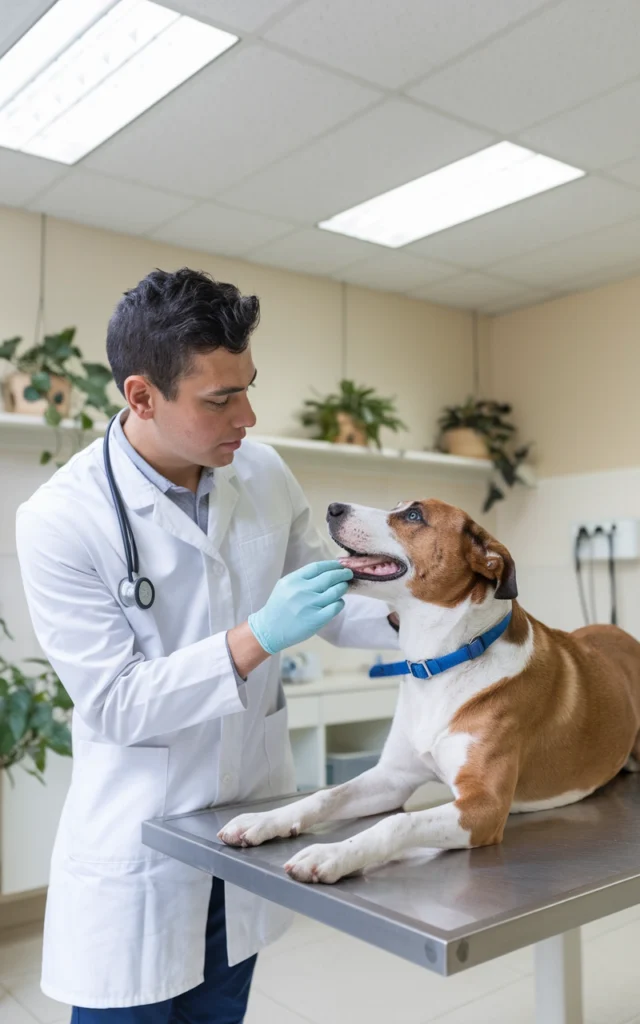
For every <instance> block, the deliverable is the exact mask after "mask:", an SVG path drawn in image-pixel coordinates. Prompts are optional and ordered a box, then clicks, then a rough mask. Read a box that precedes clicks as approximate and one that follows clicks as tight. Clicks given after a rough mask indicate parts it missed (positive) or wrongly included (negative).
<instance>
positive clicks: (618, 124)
mask: <svg viewBox="0 0 640 1024" xmlns="http://www.w3.org/2000/svg"><path fill="white" fill-rule="evenodd" d="M639 119H640V82H631V83H629V84H628V85H624V86H623V87H622V88H621V89H615V90H614V91H613V92H610V93H607V95H606V96H600V97H599V98H598V99H595V100H590V101H589V102H588V103H584V104H582V106H580V107H577V108H576V109H575V110H570V111H568V112H567V113H565V114H559V115H558V116H557V117H554V118H552V119H551V120H549V121H545V122H544V123H543V124H539V125H536V127H535V128H530V129H529V130H528V131H526V132H522V133H521V134H520V135H519V137H518V141H521V142H523V143H524V144H525V146H530V147H531V148H532V149H539V150H540V151H541V152H543V153H547V154H548V155H549V156H555V157H557V159H559V160H564V161H565V162H566V163H570V164H573V165H574V166H575V167H582V168H583V170H598V169H599V168H601V167H610V166H611V164H615V163H619V162H620V161H622V160H625V159H627V158H628V157H631V156H634V155H635V154H636V153H637V152H638V150H640V140H639V139H638V134H637V132H636V131H633V130H630V128H631V125H636V124H637V123H638V120H639Z"/></svg>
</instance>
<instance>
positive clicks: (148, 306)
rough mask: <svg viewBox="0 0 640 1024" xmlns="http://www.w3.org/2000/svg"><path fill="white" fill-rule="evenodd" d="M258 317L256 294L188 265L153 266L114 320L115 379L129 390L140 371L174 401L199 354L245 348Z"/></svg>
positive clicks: (110, 349)
mask: <svg viewBox="0 0 640 1024" xmlns="http://www.w3.org/2000/svg"><path fill="white" fill-rule="evenodd" d="M259 321H260V302H259V299H258V298H257V296H256V295H241V294H240V292H239V290H238V289H237V288H236V286H235V285H233V284H223V283H222V282H220V281H215V280H214V279H213V278H212V277H211V275H210V274H206V273H204V272H203V271H200V270H189V268H188V267H183V268H182V269H181V270H176V271H174V272H173V273H168V272H167V271H165V270H153V271H152V272H151V273H150V274H147V276H146V277H145V278H144V279H143V280H142V281H140V283H139V284H137V285H136V287H135V288H132V289H131V290H130V291H128V292H125V293H124V295H123V297H122V298H121V299H120V302H119V303H118V305H117V306H116V308H115V310H114V313H113V316H112V317H111V319H110V321H109V326H108V328H107V357H108V359H109V364H110V366H111V371H112V373H113V376H114V380H115V382H116V384H117V385H118V387H119V389H120V391H122V393H123V394H124V382H125V380H126V379H127V377H131V376H132V375H133V374H141V375H143V376H145V377H147V378H148V379H149V380H150V381H151V383H152V384H154V385H155V387H157V388H158V390H159V391H160V392H161V394H162V395H163V396H164V398H166V399H167V400H170V399H173V398H175V397H176V394H177V391H178V382H179V380H180V379H181V378H182V377H186V376H187V375H188V374H189V372H190V369H191V365H192V360H193V356H194V355H195V354H196V353H198V352H211V351H213V350H214V349H217V348H225V349H227V351H228V352H244V350H245V349H246V347H247V345H248V344H249V339H250V337H251V334H252V332H253V331H254V330H255V328H256V327H257V326H258V323H259Z"/></svg>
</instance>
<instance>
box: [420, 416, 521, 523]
mask: <svg viewBox="0 0 640 1024" xmlns="http://www.w3.org/2000/svg"><path fill="white" fill-rule="evenodd" d="M511 412H512V408H511V406H510V405H508V404H507V403H505V402H494V401H487V400H485V399H476V398H467V400H466V402H465V403H464V405H450V406H447V407H446V408H445V409H444V411H443V412H442V414H441V416H440V418H439V420H438V426H439V427H440V436H441V438H442V437H443V436H444V434H446V433H447V431H449V430H457V429H459V428H460V427H467V428H469V429H471V430H475V432H476V433H477V434H480V435H481V436H482V437H484V439H485V440H486V442H487V449H488V452H489V458H490V459H491V461H492V462H493V464H494V466H495V468H496V470H497V472H498V473H499V475H500V477H501V478H502V480H503V481H504V483H505V484H506V485H507V487H513V486H514V484H516V483H518V481H519V477H518V469H519V468H520V466H521V465H522V463H523V462H524V461H525V460H526V458H527V457H528V455H529V452H530V451H531V448H532V445H531V444H525V445H521V446H520V447H518V448H514V447H513V438H514V436H515V433H516V428H515V427H514V425H513V423H510V422H509V420H507V419H505V417H507V416H510V415H511ZM504 496H505V493H504V491H503V490H502V488H501V487H499V486H498V484H497V483H496V482H495V480H491V481H490V483H489V490H488V493H487V498H486V501H485V503H484V509H483V511H484V512H488V511H489V509H490V508H492V506H493V505H495V504H496V502H498V501H501V500H502V499H503V498H504Z"/></svg>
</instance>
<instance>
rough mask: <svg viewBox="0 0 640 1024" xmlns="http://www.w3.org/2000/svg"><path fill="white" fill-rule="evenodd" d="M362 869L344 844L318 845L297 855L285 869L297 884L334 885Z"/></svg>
mask: <svg viewBox="0 0 640 1024" xmlns="http://www.w3.org/2000/svg"><path fill="white" fill-rule="evenodd" d="M360 867H361V865H360V864H357V863H355V861H354V858H353V857H352V856H350V854H349V852H348V851H346V850H345V848H344V845H343V844H342V843H323V844H321V843H318V844H316V845H315V846H307V848H306V849H305V850H301V851H300V853H297V854H296V855H295V857H292V858H291V860H290V861H288V862H287V863H286V864H285V866H284V869H285V871H286V872H287V874H288V875H290V876H291V878H295V879H296V881H297V882H324V883H325V884H327V885H332V884H333V883H334V882H337V881H338V879H340V878H344V876H345V875H351V874H353V873H354V871H357V870H359V869H360Z"/></svg>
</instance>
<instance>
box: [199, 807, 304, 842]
mask: <svg viewBox="0 0 640 1024" xmlns="http://www.w3.org/2000/svg"><path fill="white" fill-rule="evenodd" d="M299 831H300V823H299V822H296V821H295V820H292V819H291V816H290V815H284V814H282V812H281V811H262V812H261V813H257V814H240V815H238V817H237V818H233V819H232V820H231V821H230V822H229V824H228V825H225V826H224V828H221V829H220V831H219V832H218V839H221V840H222V842H223V843H226V844H227V846H260V845H261V843H266V842H268V841H269V839H288V838H289V837H290V836H297V835H298V833H299Z"/></svg>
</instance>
